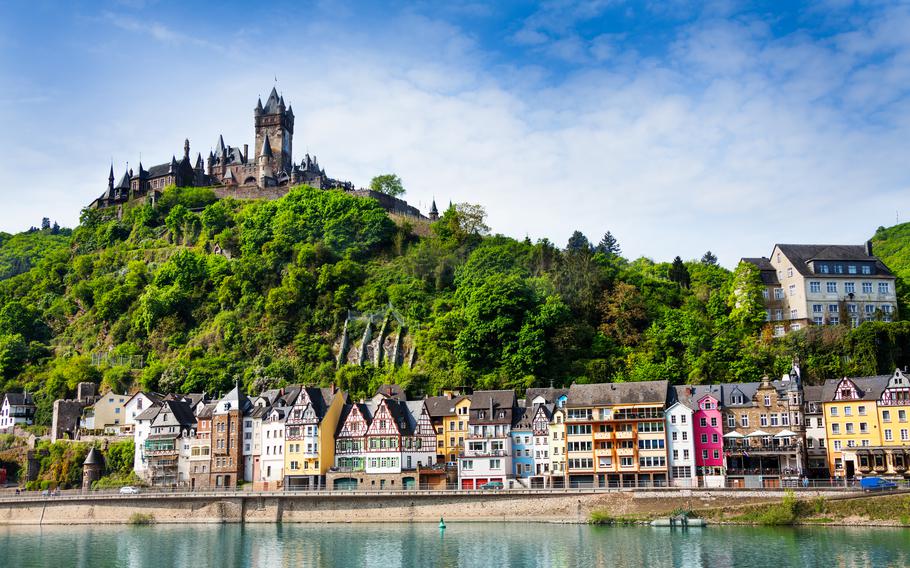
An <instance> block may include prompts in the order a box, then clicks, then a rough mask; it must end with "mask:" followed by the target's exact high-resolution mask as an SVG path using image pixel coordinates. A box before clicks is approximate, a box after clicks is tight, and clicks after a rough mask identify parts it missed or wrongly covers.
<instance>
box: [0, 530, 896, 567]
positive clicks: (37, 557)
mask: <svg viewBox="0 0 910 568" xmlns="http://www.w3.org/2000/svg"><path fill="white" fill-rule="evenodd" d="M7 566H8V567H15V568H32V567H49V568H65V567H70V566H74V567H85V568H107V567H130V568H144V567H154V568H160V567H175V568H182V567H187V568H190V567H192V568H203V567H207V566H238V567H241V566H242V567H257V568H258V567H262V568H270V567H279V566H294V567H297V566H301V567H319V568H322V567H330V566H339V567H346V568H360V567H364V568H369V567H375V568H394V567H397V566H403V567H414V568H424V567H449V566H457V567H475V566H478V567H485V566H495V567H512V568H524V567H541V568H545V567H546V568H548V567H563V566H566V567H569V566H571V567H585V568H590V567H601V566H602V567H610V568H639V567H641V568H644V567H647V568H664V567H680V568H685V567H697V566H705V567H733V566H735V567H737V568H751V567H768V566H770V567H773V568H783V567H786V566H801V567H802V566H818V567H823V568H852V567H874V568H881V567H886V566H889V567H890V566H894V567H905V566H910V531H907V530H903V529H886V528H861V527H848V528H821V527H819V528H775V529H772V528H752V527H717V526H716V527H708V528H704V529H695V528H692V529H688V530H685V531H683V530H679V529H657V528H650V527H596V526H588V525H555V524H542V523H527V524H525V523H450V524H449V526H448V528H447V529H446V530H445V532H444V534H441V531H440V530H439V529H438V528H437V527H436V526H435V525H433V524H344V525H301V524H294V525H288V524H286V525H246V526H242V525H157V526H90V525H73V526H62V527H61V526H54V527H43V528H42V527H0V567H7Z"/></svg>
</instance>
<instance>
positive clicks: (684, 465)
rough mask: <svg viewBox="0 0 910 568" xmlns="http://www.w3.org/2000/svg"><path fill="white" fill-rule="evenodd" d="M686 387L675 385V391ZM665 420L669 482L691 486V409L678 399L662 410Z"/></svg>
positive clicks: (692, 474)
mask: <svg viewBox="0 0 910 568" xmlns="http://www.w3.org/2000/svg"><path fill="white" fill-rule="evenodd" d="M684 388H687V387H686V386H682V387H677V391H679V390H680V389H684ZM664 415H665V417H666V422H667V444H668V448H667V456H668V463H667V465H668V466H669V470H670V484H671V485H673V486H674V487H693V486H695V485H697V484H696V479H695V440H694V436H693V430H692V415H693V412H692V409H691V408H689V407H688V406H687V405H685V404H683V403H682V402H680V401H679V400H678V399H677V400H676V401H675V402H674V403H673V404H671V405H670V406H669V407H668V408H667V410H666V411H665V412H664Z"/></svg>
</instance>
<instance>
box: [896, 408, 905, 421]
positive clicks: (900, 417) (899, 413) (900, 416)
mask: <svg viewBox="0 0 910 568" xmlns="http://www.w3.org/2000/svg"><path fill="white" fill-rule="evenodd" d="M897 419H898V421H900V422H906V421H907V411H906V410H898V411H897Z"/></svg>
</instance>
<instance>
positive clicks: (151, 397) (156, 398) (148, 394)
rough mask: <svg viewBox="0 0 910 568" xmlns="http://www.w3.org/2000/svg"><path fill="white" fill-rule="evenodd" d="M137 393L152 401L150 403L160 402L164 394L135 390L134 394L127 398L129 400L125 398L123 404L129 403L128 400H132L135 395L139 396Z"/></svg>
mask: <svg viewBox="0 0 910 568" xmlns="http://www.w3.org/2000/svg"><path fill="white" fill-rule="evenodd" d="M139 395H142V396H144V397H145V398H147V399H149V400H150V401H151V402H152V404H161V401H162V400H164V396H163V395H160V394H158V393H156V392H146V391H138V392H136V393H135V394H133V396H131V397H130V398H129V400H127V401H126V402H125V403H124V406H125V405H127V404H129V403H130V402H132V401H133V399H134V398H136V397H137V396H139Z"/></svg>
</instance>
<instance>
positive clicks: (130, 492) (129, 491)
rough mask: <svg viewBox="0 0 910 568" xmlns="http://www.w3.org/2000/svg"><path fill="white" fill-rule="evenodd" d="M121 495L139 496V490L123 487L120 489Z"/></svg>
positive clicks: (129, 486)
mask: <svg viewBox="0 0 910 568" xmlns="http://www.w3.org/2000/svg"><path fill="white" fill-rule="evenodd" d="M120 494H121V495H139V488H138V487H133V486H131V485H124V486H123V487H121V488H120Z"/></svg>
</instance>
